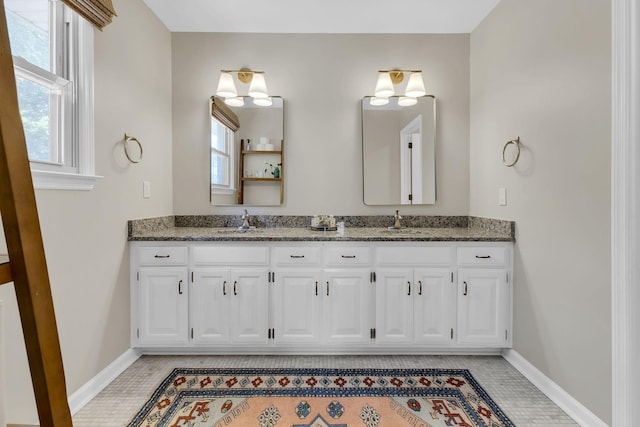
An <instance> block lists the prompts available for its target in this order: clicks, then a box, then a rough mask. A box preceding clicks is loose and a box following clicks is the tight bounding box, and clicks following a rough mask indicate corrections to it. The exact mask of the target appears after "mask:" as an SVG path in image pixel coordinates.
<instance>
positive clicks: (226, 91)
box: [216, 73, 238, 98]
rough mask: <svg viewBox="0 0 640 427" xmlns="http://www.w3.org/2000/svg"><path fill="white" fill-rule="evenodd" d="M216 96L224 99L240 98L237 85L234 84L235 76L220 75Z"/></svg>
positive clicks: (228, 74)
mask: <svg viewBox="0 0 640 427" xmlns="http://www.w3.org/2000/svg"><path fill="white" fill-rule="evenodd" d="M216 95H218V96H220V97H222V98H233V97H236V96H238V91H237V90H236V85H235V83H234V82H233V76H232V75H231V73H220V80H219V81H218V89H217V90H216Z"/></svg>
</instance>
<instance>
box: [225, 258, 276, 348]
mask: <svg viewBox="0 0 640 427" xmlns="http://www.w3.org/2000/svg"><path fill="white" fill-rule="evenodd" d="M230 283H231V289H230V292H231V306H230V308H231V316H230V318H229V321H230V322H231V341H232V342H234V343H246V344H266V343H267V339H268V332H267V329H268V327H269V317H268V308H269V300H268V288H267V286H268V284H267V269H266V268H244V269H241V268H237V269H236V268H232V269H231V280H230Z"/></svg>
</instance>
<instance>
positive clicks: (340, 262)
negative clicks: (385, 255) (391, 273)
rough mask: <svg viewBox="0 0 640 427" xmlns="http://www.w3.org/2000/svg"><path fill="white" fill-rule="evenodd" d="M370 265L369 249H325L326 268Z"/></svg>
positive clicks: (356, 247) (359, 247)
mask: <svg viewBox="0 0 640 427" xmlns="http://www.w3.org/2000/svg"><path fill="white" fill-rule="evenodd" d="M370 263H371V248H369V247H364V246H353V247H348V246H344V247H327V248H325V265H326V266H328V267H334V266H336V267H348V266H350V265H353V266H363V265H368V264H370Z"/></svg>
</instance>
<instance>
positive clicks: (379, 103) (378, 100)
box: [369, 96, 389, 107]
mask: <svg viewBox="0 0 640 427" xmlns="http://www.w3.org/2000/svg"><path fill="white" fill-rule="evenodd" d="M388 103H389V98H378V97H377V96H372V97H371V99H369V104H371V105H373V106H375V107H380V106H382V105H387V104H388Z"/></svg>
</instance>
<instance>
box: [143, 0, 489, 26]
mask: <svg viewBox="0 0 640 427" xmlns="http://www.w3.org/2000/svg"><path fill="white" fill-rule="evenodd" d="M143 1H144V2H145V3H146V4H147V5H148V6H149V8H151V10H152V11H153V12H154V13H155V14H156V15H157V16H158V18H160V20H161V21H162V22H163V23H164V24H165V25H166V26H167V28H169V30H171V31H173V32H243V33H470V32H471V31H473V29H474V28H475V27H476V26H477V25H478V24H479V23H480V22H481V21H482V20H483V19H484V17H486V16H487V15H488V14H489V12H491V10H492V9H493V8H494V7H495V6H496V4H497V3H498V2H499V0H384V1H382V0H143Z"/></svg>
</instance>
